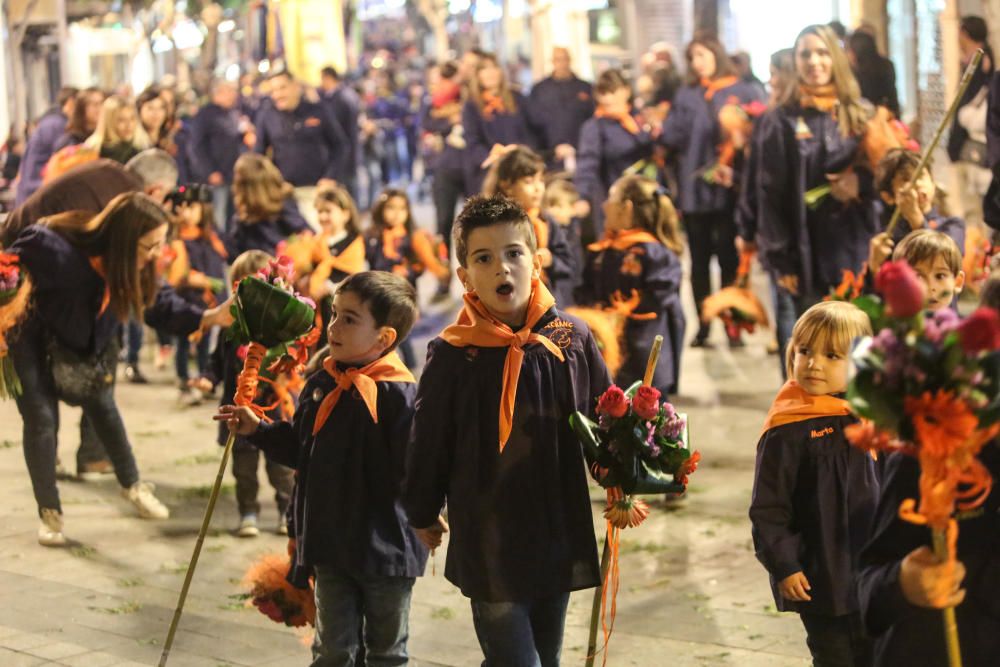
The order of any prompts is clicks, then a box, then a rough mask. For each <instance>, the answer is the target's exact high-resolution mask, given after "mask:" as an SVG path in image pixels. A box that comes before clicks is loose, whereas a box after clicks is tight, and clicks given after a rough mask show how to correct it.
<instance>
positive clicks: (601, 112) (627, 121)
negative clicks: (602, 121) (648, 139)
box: [594, 107, 639, 134]
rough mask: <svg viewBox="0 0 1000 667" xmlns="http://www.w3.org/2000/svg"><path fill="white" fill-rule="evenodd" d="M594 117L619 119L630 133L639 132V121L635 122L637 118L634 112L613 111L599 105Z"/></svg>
mask: <svg viewBox="0 0 1000 667" xmlns="http://www.w3.org/2000/svg"><path fill="white" fill-rule="evenodd" d="M594 118H610V119H611V120H617V121H618V123H619V124H620V125H621V126H622V127H624V128H625V129H626V130H627V131H628V133H629V134H639V123H637V122H635V118H633V117H632V114H630V113H628V112H627V111H626V112H625V113H613V112H611V111H607V110H606V109H605V108H604V107H597V111H595V112H594Z"/></svg>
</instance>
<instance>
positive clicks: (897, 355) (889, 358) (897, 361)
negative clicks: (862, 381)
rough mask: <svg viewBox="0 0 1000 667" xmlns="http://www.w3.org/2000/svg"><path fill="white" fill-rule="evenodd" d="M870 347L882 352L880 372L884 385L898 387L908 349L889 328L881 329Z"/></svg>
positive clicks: (905, 363) (905, 365)
mask: <svg viewBox="0 0 1000 667" xmlns="http://www.w3.org/2000/svg"><path fill="white" fill-rule="evenodd" d="M871 349H872V350H874V351H876V352H879V353H881V354H882V373H883V377H884V381H885V384H886V386H888V387H898V386H899V385H900V384H901V383H902V379H903V372H904V371H905V370H906V367H907V362H908V357H909V354H908V352H909V351H908V349H907V347H906V344H905V343H903V341H901V340H899V339H898V338H896V335H895V334H894V333H893V332H892V330H891V329H883V330H882V331H880V332H879V333H878V335H877V336H875V338H874V340H872V346H871Z"/></svg>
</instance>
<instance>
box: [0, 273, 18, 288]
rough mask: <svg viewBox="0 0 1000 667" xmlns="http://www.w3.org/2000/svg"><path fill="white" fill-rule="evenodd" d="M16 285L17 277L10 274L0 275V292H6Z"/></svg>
mask: <svg viewBox="0 0 1000 667" xmlns="http://www.w3.org/2000/svg"><path fill="white" fill-rule="evenodd" d="M15 287H17V278H16V277H15V276H12V275H0V292H8V291H10V290H12V289H14V288H15Z"/></svg>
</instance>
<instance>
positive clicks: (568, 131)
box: [528, 75, 594, 151]
mask: <svg viewBox="0 0 1000 667" xmlns="http://www.w3.org/2000/svg"><path fill="white" fill-rule="evenodd" d="M591 88H592V86H591V84H590V83H588V82H586V81H584V80H583V79H579V78H577V77H576V75H574V76H572V77H570V78H568V79H555V78H553V77H551V76H550V77H548V78H545V79H542V80H541V81H539V82H538V83H536V84H535V85H534V87H532V89H531V94H530V96H529V98H528V103H529V104H530V105H531V113H532V116H533V117H534V118H536V119H537V123H538V126H539V130H540V132H539V133H540V135H541V136H540V137H539V141H540V145H539V147H540V148H543V149H545V150H547V151H552V150H554V149H555V147H556V146H558V145H559V144H569V145H570V146H572V147H573V148H576V147H577V145H578V144H579V142H580V128H581V127H583V124H584V123H585V122H586V121H587V119H588V118H590V117H591V116H593V115H594V95H593V93H592V92H591Z"/></svg>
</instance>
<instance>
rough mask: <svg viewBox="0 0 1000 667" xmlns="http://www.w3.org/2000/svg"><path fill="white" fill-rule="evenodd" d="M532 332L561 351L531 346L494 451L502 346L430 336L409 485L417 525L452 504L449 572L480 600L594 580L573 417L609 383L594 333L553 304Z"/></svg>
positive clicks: (521, 597) (407, 499) (541, 594)
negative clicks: (502, 441)
mask: <svg viewBox="0 0 1000 667" xmlns="http://www.w3.org/2000/svg"><path fill="white" fill-rule="evenodd" d="M534 331H535V332H537V333H540V334H541V335H543V336H546V337H548V338H549V339H551V340H552V341H553V342H554V343H556V345H558V346H559V347H560V348H561V349H562V352H563V355H564V356H565V362H561V361H559V359H557V358H556V357H555V356H554V355H553V354H552V353H551V352H549V351H548V350H546V349H545V348H544V347H543V346H541V345H538V344H535V345H527V346H525V347H524V359H523V361H522V363H521V375H520V378H519V379H518V385H517V395H516V398H515V402H514V418H513V427H512V430H511V434H510V438H509V439H508V441H507V444H506V446H505V448H504V450H503V453H501V452H500V450H499V410H500V392H501V388H502V378H503V368H504V360H505V359H506V356H507V348H505V347H497V348H487V347H465V348H460V347H454V346H452V345H450V344H449V343H447V342H445V341H444V340H443V339H441V338H435V339H434V340H433V341H431V343H430V344H429V345H428V349H427V364H426V365H425V366H424V371H423V375H422V376H421V378H420V388H419V390H418V392H417V402H416V413H415V416H414V419H413V436H412V444H411V447H410V451H409V457H408V459H407V467H406V482H405V483H404V487H403V506H404V507H405V508H406V513H407V515H408V517H409V520H410V524H411V525H413V526H415V527H418V528H422V527H427V526H430V525H432V524H434V523H435V522H436V521H437V517H438V513H439V512H440V511H441V509H442V508H443V507H444V504H445V501H447V503H448V522H449V525H450V527H451V532H450V534H449V538H448V539H449V543H448V560H447V563H446V564H445V577H446V578H447V579H448V581H450V582H452V583H453V584H455V585H456V586H458V587H459V588H460V589H461V591H462V594H463V595H465V596H466V597H469V598H471V599H473V600H482V601H515V602H527V601H531V600H536V599H541V598H545V597H550V596H552V595H557V594H560V593H566V592H569V591H574V590H579V589H582V588H592V587H594V586H596V585H597V584H598V581H599V579H600V569H599V567H598V563H597V543H596V540H595V539H594V523H593V518H592V517H591V511H590V495H589V490H588V487H587V474H586V464H585V462H584V457H583V452H582V450H581V447H580V442H579V440H577V438H576V437H575V436H574V435H573V431H572V429H571V428H570V426H569V415H570V414H572V413H573V412H574V411H577V410H579V411H581V412H584V413H586V414H593V411H594V407H595V405H596V402H597V398H598V397H599V396H600V395H601V394H602V393H603V392H604V390H606V389H607V388H608V386H609V385H610V384H611V379H610V378H609V377H608V371H607V368H606V367H605V365H604V361H603V359H601V354H600V352H599V350H598V349H597V343H596V342H595V341H594V337H593V336H592V335H591V333H590V330H589V329H588V328H587V326H586V325H585V324H584V323H582V322H581V321H579V320H577V319H576V318H573V317H571V316H570V315H567V314H565V313H563V312H562V311H557V310H556V309H555V308H552V309H551V310H549V312H548V313H546V314H545V315H544V316H543V317H542V318H541V319H540V320H539V322H538V324H537V325H536V326H535V327H534Z"/></svg>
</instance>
